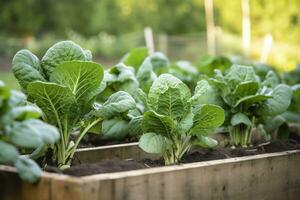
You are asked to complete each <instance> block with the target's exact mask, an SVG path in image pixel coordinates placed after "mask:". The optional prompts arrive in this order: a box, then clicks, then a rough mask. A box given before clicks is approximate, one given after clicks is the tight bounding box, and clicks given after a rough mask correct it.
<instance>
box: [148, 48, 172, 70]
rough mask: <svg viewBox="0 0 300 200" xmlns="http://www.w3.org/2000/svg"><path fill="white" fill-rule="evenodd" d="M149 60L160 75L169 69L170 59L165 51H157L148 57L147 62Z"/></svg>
mask: <svg viewBox="0 0 300 200" xmlns="http://www.w3.org/2000/svg"><path fill="white" fill-rule="evenodd" d="M147 60H149V61H150V63H151V65H152V67H153V70H154V72H155V73H156V74H158V75H160V74H162V73H165V72H167V71H168V67H169V60H168V58H167V57H166V56H165V55H164V54H163V53H161V52H155V53H153V54H152V55H151V56H149V57H148V58H146V60H145V62H147Z"/></svg>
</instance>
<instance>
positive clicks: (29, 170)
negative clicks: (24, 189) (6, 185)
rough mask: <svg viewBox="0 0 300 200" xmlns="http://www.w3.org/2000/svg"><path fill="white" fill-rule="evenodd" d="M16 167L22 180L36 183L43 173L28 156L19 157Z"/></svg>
mask: <svg viewBox="0 0 300 200" xmlns="http://www.w3.org/2000/svg"><path fill="white" fill-rule="evenodd" d="M15 167H16V168H17V171H18V173H19V175H20V177H21V179H22V180H24V181H27V182H30V183H34V182H36V181H37V180H38V179H39V177H40V176H41V175H42V170H41V169H40V167H39V166H38V165H37V164H36V163H35V162H34V161H33V160H30V159H28V158H24V157H19V158H18V159H17V160H16V162H15Z"/></svg>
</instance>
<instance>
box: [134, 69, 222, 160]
mask: <svg viewBox="0 0 300 200" xmlns="http://www.w3.org/2000/svg"><path fill="white" fill-rule="evenodd" d="M202 86H203V85H202V84H200V85H199V86H198V87H197V88H196V89H195V94H194V95H193V96H191V92H190V89H189V88H188V87H187V86H186V85H185V84H184V83H183V82H182V81H181V80H179V79H178V78H176V77H174V76H172V75H170V74H162V75H160V76H159V77H158V78H157V79H156V80H155V81H154V82H153V84H152V86H151V88H150V90H149V93H148V95H147V96H146V95H145V94H144V97H145V99H146V103H147V107H148V108H149V110H148V111H146V112H145V113H144V115H143V119H142V122H141V128H142V130H143V132H144V134H143V135H142V136H141V138H140V141H139V146H140V147H141V148H142V149H143V150H144V151H146V152H148V153H156V154H161V155H163V158H164V160H165V164H173V163H178V162H179V161H180V159H181V158H182V156H183V155H184V154H185V153H186V152H187V151H188V150H189V149H190V148H191V146H193V145H200V146H204V147H214V146H215V145H216V144H217V142H216V141H215V140H214V139H212V138H209V137H208V135H209V134H210V133H212V132H213V131H214V129H215V128H217V127H218V126H220V125H222V123H223V121H224V111H223V109H222V108H221V107H219V106H216V105H210V104H205V100H203V99H201V97H202V94H203V93H204V92H205V91H206V90H207V89H208V88H207V87H205V86H203V87H202ZM200 103H203V104H200Z"/></svg>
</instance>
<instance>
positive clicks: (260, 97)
mask: <svg viewBox="0 0 300 200" xmlns="http://www.w3.org/2000/svg"><path fill="white" fill-rule="evenodd" d="M270 98H272V96H270V95H264V94H255V95H250V96H246V97H243V98H241V99H239V100H238V101H237V102H236V104H235V105H234V106H233V107H234V108H236V107H238V106H239V105H240V104H243V108H244V110H247V109H248V108H249V107H250V106H251V105H252V104H256V103H262V102H264V101H266V100H268V99H270Z"/></svg>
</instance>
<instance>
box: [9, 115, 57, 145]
mask: <svg viewBox="0 0 300 200" xmlns="http://www.w3.org/2000/svg"><path fill="white" fill-rule="evenodd" d="M8 137H9V139H10V141H12V142H13V143H14V144H16V145H18V146H20V147H24V148H38V147H39V146H41V145H43V144H54V143H55V142H56V141H57V140H58V139H59V132H58V130H57V129H56V128H55V127H54V126H51V125H49V124H46V123H44V122H42V121H40V120H37V119H29V120H25V121H22V122H14V123H13V125H12V128H11V130H10V131H9V133H8Z"/></svg>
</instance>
